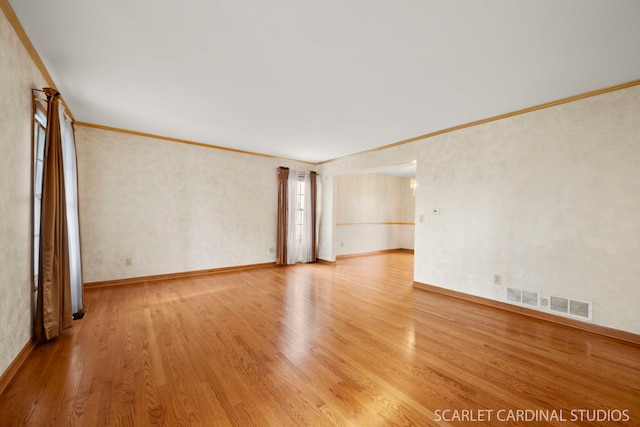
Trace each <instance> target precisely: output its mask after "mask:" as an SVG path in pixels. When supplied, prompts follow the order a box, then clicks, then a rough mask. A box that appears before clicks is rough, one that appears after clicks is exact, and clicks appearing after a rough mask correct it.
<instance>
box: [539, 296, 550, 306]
mask: <svg viewBox="0 0 640 427" xmlns="http://www.w3.org/2000/svg"><path fill="white" fill-rule="evenodd" d="M548 305H549V300H548V299H547V298H540V306H542V307H546V306H548Z"/></svg>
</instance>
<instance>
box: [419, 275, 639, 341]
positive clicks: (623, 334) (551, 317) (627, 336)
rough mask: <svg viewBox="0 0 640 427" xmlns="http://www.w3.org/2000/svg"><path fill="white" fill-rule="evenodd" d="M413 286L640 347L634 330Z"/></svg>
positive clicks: (463, 294) (464, 294)
mask: <svg viewBox="0 0 640 427" xmlns="http://www.w3.org/2000/svg"><path fill="white" fill-rule="evenodd" d="M413 287H414V288H415V289H418V290H420V291H426V292H433V293H437V294H441V295H446V296H449V297H452V298H457V299H461V300H464V301H468V302H472V303H476V304H481V305H485V306H488V307H493V308H497V309H500V310H505V311H509V312H512V313H518V314H522V315H525V316H529V317H532V318H536V319H539V320H545V321H548V322H552V323H557V324H560V325H563V326H568V327H571V328H574V329H580V330H582V331H586V332H591V333H595V334H599V335H604V336H606V337H609V338H615V339H618V340H621V341H625V342H628V343H630V344H633V345H634V346H637V347H640V335H638V334H634V333H632V332H627V331H621V330H619V329H614V328H608V327H606V326H600V325H595V324H593V323H587V322H582V321H580V320H574V319H569V318H567V317H563V316H558V315H555V314H551V313H547V312H544V311H538V310H532V309H530V308H526V307H520V306H517V305H513V304H509V303H506V302H502V301H496V300H492V299H489V298H484V297H479V296H476V295H471V294H466V293H464V292H458V291H454V290H451V289H446V288H441V287H439V286H434V285H429V284H427V283H421V282H416V281H414V282H413Z"/></svg>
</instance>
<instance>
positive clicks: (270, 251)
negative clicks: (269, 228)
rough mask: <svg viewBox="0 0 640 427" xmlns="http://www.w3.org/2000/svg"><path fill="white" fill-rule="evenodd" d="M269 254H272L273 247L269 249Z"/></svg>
mask: <svg viewBox="0 0 640 427" xmlns="http://www.w3.org/2000/svg"><path fill="white" fill-rule="evenodd" d="M269 253H270V254H272V253H273V246H271V247H270V248H269Z"/></svg>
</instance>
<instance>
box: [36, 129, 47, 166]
mask: <svg viewBox="0 0 640 427" xmlns="http://www.w3.org/2000/svg"><path fill="white" fill-rule="evenodd" d="M44 133H45V130H44V128H43V127H42V126H38V132H37V139H36V143H37V149H36V157H37V158H38V159H40V160H43V159H44Z"/></svg>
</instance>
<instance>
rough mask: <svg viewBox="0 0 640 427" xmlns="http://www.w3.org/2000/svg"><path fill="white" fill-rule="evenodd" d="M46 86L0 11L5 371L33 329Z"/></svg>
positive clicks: (0, 323)
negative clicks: (35, 157) (38, 114)
mask: <svg viewBox="0 0 640 427" xmlns="http://www.w3.org/2000/svg"><path fill="white" fill-rule="evenodd" d="M44 86H46V83H45V81H44V79H43V78H42V75H41V74H40V72H39V71H38V69H37V68H36V67H35V65H34V64H33V61H32V60H31V58H30V57H29V55H28V53H27V51H26V50H25V49H24V47H23V45H22V43H21V42H20V40H19V39H18V37H17V35H16V34H15V32H14V31H13V28H12V27H11V25H10V24H9V22H8V21H7V19H6V17H5V15H4V14H3V13H2V12H0V153H1V155H0V266H1V267H0V374H2V373H3V372H4V371H5V370H6V369H7V367H8V366H9V365H10V364H11V362H12V361H13V359H14V358H15V357H16V356H17V354H18V353H19V352H20V350H22V348H23V347H24V345H25V344H26V343H27V342H28V341H29V340H30V338H31V332H32V306H31V301H32V292H31V132H32V130H31V129H32V128H31V126H32V119H31V108H32V105H31V89H32V88H42V87H44Z"/></svg>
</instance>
